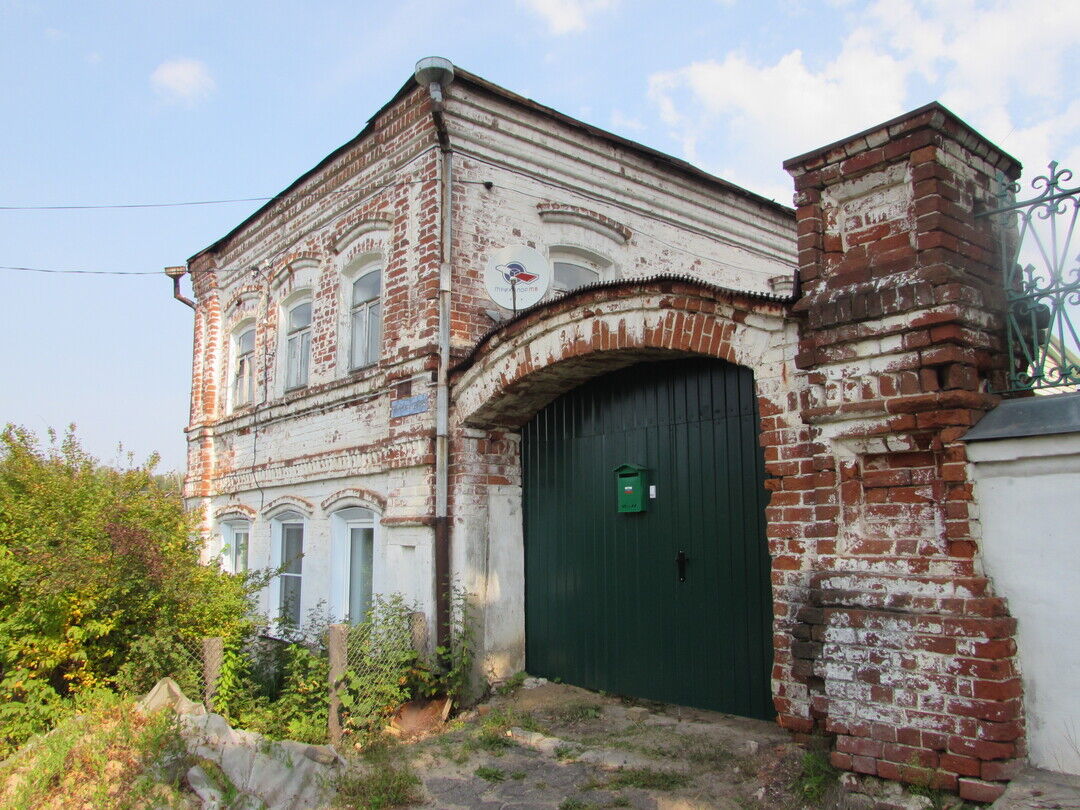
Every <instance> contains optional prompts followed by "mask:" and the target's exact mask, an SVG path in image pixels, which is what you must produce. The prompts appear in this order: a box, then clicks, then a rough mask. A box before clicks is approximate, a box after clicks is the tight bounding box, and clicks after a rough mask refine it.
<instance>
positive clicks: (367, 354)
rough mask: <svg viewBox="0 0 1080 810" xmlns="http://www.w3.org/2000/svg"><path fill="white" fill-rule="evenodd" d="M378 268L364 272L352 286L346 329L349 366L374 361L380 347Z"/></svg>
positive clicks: (380, 287)
mask: <svg viewBox="0 0 1080 810" xmlns="http://www.w3.org/2000/svg"><path fill="white" fill-rule="evenodd" d="M381 293H382V271H381V270H372V271H370V272H367V273H364V275H362V276H360V277H359V278H358V279H356V281H354V282H353V285H352V308H351V316H350V319H351V320H350V328H351V331H352V344H351V349H350V352H349V367H350V368H352V369H357V368H361V367H363V366H367V365H371V364H372V363H375V362H378V360H379V354H380V350H381V347H382V307H381V301H380V295H381Z"/></svg>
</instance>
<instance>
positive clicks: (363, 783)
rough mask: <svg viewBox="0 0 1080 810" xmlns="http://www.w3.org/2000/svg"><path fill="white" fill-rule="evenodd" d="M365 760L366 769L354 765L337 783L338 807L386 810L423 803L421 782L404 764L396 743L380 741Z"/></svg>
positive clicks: (369, 750)
mask: <svg viewBox="0 0 1080 810" xmlns="http://www.w3.org/2000/svg"><path fill="white" fill-rule="evenodd" d="M361 759H362V760H363V762H364V763H366V765H367V767H366V768H365V767H363V766H362V765H361V766H360V767H357V766H356V765H359V763H357V764H354V765H353V766H352V767H350V768H348V769H346V771H345V772H344V773H342V774H340V775H339V776H338V777H337V778H336V779H335V780H334V783H333V787H334V790H335V791H336V795H335V797H334V807H340V808H356V810H383V808H385V807H402V806H404V805H408V804H417V803H419V802H420V801H422V796H421V795H420V780H419V779H418V778H417V776H416V774H414V773H413V772H412V769H411V768H410V767H409V765H408V763H407V762H404V761H403V760H402V757H401V755H400V753H399V752H398V750H397V746H396V744H395V743H393V742H392V741H390V740H387V739H385V738H381V739H377V740H375V741H374V742H372V743H371V744H369V745H368V746H367V747H366V748H365V749H364V751H363V753H362V754H361Z"/></svg>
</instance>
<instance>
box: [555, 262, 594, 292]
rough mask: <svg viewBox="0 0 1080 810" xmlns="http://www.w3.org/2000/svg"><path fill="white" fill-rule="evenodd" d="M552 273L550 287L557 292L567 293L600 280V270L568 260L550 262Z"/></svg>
mask: <svg viewBox="0 0 1080 810" xmlns="http://www.w3.org/2000/svg"><path fill="white" fill-rule="evenodd" d="M552 265H553V270H554V273H553V275H552V278H551V289H552V290H553V291H555V292H557V293H567V292H570V291H571V290H576V289H577V288H578V287H584V286H585V285H586V284H592V283H593V282H595V281H599V280H600V271H599V270H597V269H594V268H592V267H588V266H587V265H585V264H579V263H576V262H569V261H555V262H552Z"/></svg>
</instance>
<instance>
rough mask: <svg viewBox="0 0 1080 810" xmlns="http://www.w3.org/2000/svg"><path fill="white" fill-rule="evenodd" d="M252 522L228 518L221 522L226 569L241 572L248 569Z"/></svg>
mask: <svg viewBox="0 0 1080 810" xmlns="http://www.w3.org/2000/svg"><path fill="white" fill-rule="evenodd" d="M250 542H251V522H250V521H247V520H228V521H225V522H224V523H222V524H221V562H222V565H223V566H224V568H225V570H226V571H228V572H229V573H232V574H239V573H241V572H242V571H247V569H248V548H249V546H250Z"/></svg>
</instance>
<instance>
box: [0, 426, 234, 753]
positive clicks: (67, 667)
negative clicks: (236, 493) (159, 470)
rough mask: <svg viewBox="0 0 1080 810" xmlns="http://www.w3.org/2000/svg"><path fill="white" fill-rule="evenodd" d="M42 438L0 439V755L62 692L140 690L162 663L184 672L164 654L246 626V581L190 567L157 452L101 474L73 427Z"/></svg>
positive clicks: (18, 433) (13, 434) (193, 542)
mask: <svg viewBox="0 0 1080 810" xmlns="http://www.w3.org/2000/svg"><path fill="white" fill-rule="evenodd" d="M50 439H51V441H50V442H49V443H48V444H47V445H46V446H42V444H41V443H40V442H39V441H38V440H37V439H36V438H35V437H34V436H33V435H32V434H31V433H29V432H27V431H25V430H23V429H19V428H13V427H11V426H9V427H8V428H6V429H5V430H4V431H3V433H2V434H0V705H3V711H2V712H0V757H3V756H5V755H6V754H7V753H8V752H9V751H10V750H12V748H14V747H16V746H18V745H19V744H20V743H21V742H22V741H24V740H25V739H27V738H28V737H29V736H30V735H31V734H33V733H35V732H37V731H42V730H44V729H46V728H48V727H49V726H50V725H51V724H52V723H53V722H55V721H56V720H57V719H58V717H59V716H60V714H61V713H62V704H63V702H64V701H65V700H67V699H69V698H70V697H71V696H73V695H76V694H79V693H80V692H83V691H86V690H88V689H91V688H94V687H106V688H122V689H134V690H140V689H144V688H146V687H147V685H148V684H150V683H152V682H153V680H155V679H156V677H157V676H158V675H159V674H165V673H164V670H166V669H172V668H174V665H179V666H177V667H176V668H177V669H178V671H179V672H180V674H181V675H182V672H183V671H187V672H188V673H189V674H191V669H192V665H191V662H190V661H188V662H187V663H186V664H185V663H184V662H183V661H179V660H169V658H168V656H169V655H174V652H169V653H167V654H165V655H163V652H164V651H176V650H178V649H183V648H185V647H186V648H187V649H191V650H197V649H198V646H197V645H198V644H199V640H200V639H201V638H202V637H203V636H226V637H233V636H236V635H238V634H240V633H241V632H242V631H243V629H244V627H245V626H246V624H247V623H248V621H249V620H248V618H247V617H248V609H249V590H250V588H249V583H248V581H247V579H246V578H244V577H242V576H233V575H230V574H225V573H222V572H221V571H220V570H218V569H217V568H216V567H213V566H204V565H201V564H200V562H199V540H198V538H197V536H196V535H195V533H194V531H193V525H192V523H191V520H190V518H189V517H188V515H186V514H185V512H184V509H183V504H182V503H181V501H180V498H179V497H178V495H177V494H176V493H175V491H174V490H173V487H172V484H171V483H170V482H169V481H168V480H167V479H162V478H161V477H159V476H155V475H154V472H153V468H154V464H155V463H156V459H155V458H151V460H150V461H149V462H148V463H146V464H144V465H142V466H137V467H132V468H130V469H122V470H121V469H113V468H111V467H106V466H103V465H100V464H98V463H97V462H96V461H95V460H94V459H93V458H92V457H91V456H89V455H88V454H87V453H85V452H84V451H83V450H82V448H81V447H80V446H79V443H78V441H77V440H76V438H75V436H74V433H73V432H72V431H69V432H68V433H67V434H66V435H65V436H64V437H63V438H62V439H60V440H57V437H56V436H55V435H53V434H50ZM155 656H156V657H157V659H158V660H155V658H154V657H155ZM170 674H173V673H171V672H170ZM196 674H197V670H196ZM182 677H183V676H182ZM190 685H191V684H187V686H189V687H190ZM196 691H197V690H196Z"/></svg>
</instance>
